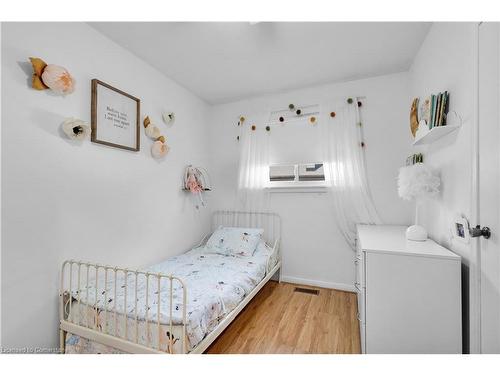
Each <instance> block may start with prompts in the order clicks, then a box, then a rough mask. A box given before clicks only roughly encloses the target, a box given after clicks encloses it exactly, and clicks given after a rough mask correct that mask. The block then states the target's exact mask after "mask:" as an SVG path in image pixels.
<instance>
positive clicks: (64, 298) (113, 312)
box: [59, 211, 281, 354]
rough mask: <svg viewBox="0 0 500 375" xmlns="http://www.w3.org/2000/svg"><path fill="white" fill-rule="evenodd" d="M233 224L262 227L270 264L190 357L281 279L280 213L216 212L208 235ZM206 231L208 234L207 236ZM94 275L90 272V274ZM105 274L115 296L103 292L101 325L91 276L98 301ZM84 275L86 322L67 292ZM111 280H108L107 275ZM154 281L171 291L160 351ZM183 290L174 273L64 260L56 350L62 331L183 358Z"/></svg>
mask: <svg viewBox="0 0 500 375" xmlns="http://www.w3.org/2000/svg"><path fill="white" fill-rule="evenodd" d="M221 225H222V226H235V227H247V228H263V229H264V239H265V241H266V243H267V244H272V251H271V255H270V256H269V259H268V264H267V265H266V275H265V277H264V278H263V279H262V280H261V281H260V282H259V284H257V285H256V286H255V288H254V289H253V290H252V291H251V292H250V293H249V294H248V295H247V296H245V298H244V299H243V300H242V301H241V302H240V303H239V304H238V306H236V307H235V308H234V309H233V310H232V311H231V312H230V313H229V314H227V315H226V316H225V317H224V319H222V320H221V321H220V322H219V324H218V325H217V327H216V328H215V329H214V330H213V331H211V332H210V333H209V334H208V335H207V336H206V337H205V338H204V339H203V340H202V341H201V342H199V343H198V345H197V346H196V347H195V348H193V350H191V351H190V352H189V353H192V354H200V353H203V352H204V351H205V350H206V349H207V348H208V347H209V346H210V344H212V343H213V342H214V341H215V339H216V338H217V337H218V336H219V335H220V334H221V333H222V332H223V331H224V330H225V329H226V328H227V327H228V326H229V324H231V322H232V321H233V320H234V319H235V318H236V316H238V314H239V313H240V312H241V310H243V309H244V308H245V306H246V305H247V304H248V303H249V302H250V301H251V300H252V298H253V297H254V296H255V295H256V294H257V293H258V292H259V291H260V290H261V289H262V287H263V286H264V285H265V284H266V283H267V282H268V281H269V280H270V279H271V278H272V277H273V275H275V274H276V273H278V280H281V250H280V238H281V218H280V216H279V215H278V214H276V213H272V212H250V211H215V212H214V213H213V216H212V223H211V233H212V232H213V231H214V230H215V229H216V228H217V227H219V226H221ZM211 233H210V234H211ZM210 234H207V235H206V236H205V237H204V238H203V239H202V241H201V242H200V244H199V245H202V244H204V243H205V242H206V241H207V239H208V237H209V235H210ZM75 270H76V274H77V276H76V277H77V280H76V281H74V280H73V274H74V272H75ZM91 272H92V273H91ZM120 272H121V273H122V274H123V277H124V278H125V280H126V282H125V285H124V288H125V289H124V301H125V302H124V311H117V309H116V305H115V303H116V291H117V289H116V286H117V276H118V274H119V273H120ZM102 274H104V284H105V285H107V282H108V281H111V282H112V285H113V288H111V289H110V292H113V294H114V301H115V303H113V305H112V306H110V305H109V304H108V295H107V294H108V288H107V287H105V288H104V293H105V295H104V308H103V309H102V310H101V311H103V312H104V324H102V326H101V325H98V323H97V322H98V319H97V316H98V313H99V309H98V306H97V301H96V302H95V303H94V305H93V306H91V301H89V299H88V286H89V277H90V276H95V280H96V281H95V294H96V300H97V295H98V293H97V290H98V276H99V275H102ZM82 275H85V277H84V281H85V284H84V285H85V286H86V290H87V292H86V293H87V298H86V299H85V302H84V303H85V304H86V305H87V306H88V307H89V308H88V309H86V310H85V311H86V313H85V319H84V321H83V320H82V319H81V316H80V314H81V310H80V303H81V295H80V293H79V294H78V297H77V298H76V299H75V298H74V297H73V295H72V293H71V291H72V290H73V288H74V286H75V284H76V287H77V290H79V291H81V290H82V289H81V286H82V284H81V278H82V277H81V276H82ZM109 276H111V277H109ZM140 277H143V278H145V280H147V282H146V300H145V311H146V316H145V325H146V330H147V333H148V334H146V340H147V341H146V343H145V344H143V343H140V342H139V339H138V324H139V323H138V322H139V319H138V316H137V311H138V310H137V309H138V306H137V304H138V302H137V300H138V299H137V288H138V280H139V278H140ZM130 278H132V280H133V285H134V289H135V297H136V298H135V316H134V317H133V318H132V319H133V323H134V328H135V335H133V339H130V335H129V334H128V325H127V320H128V319H127V313H126V311H125V309H126V305H127V303H126V298H127V288H128V283H127V281H128V280H130ZM151 278H152V279H153V280H156V281H157V283H158V284H157V285H158V290H160V285H161V282H162V280H166V281H167V282H168V285H169V288H167V294H168V296H167V297H168V300H169V301H170V304H169V306H170V312H169V317H168V320H169V324H168V328H169V330H170V331H169V332H170V335H169V342H168V344H167V347H166V348H165V349H164V348H162V346H161V337H160V335H161V329H160V319H159V317H160V308H161V306H160V299H161V298H160V293H161V294H164V293H165V292H164V291H159V292H158V297H157V298H158V299H157V301H158V306H157V308H158V312H157V319H156V320H157V321H156V322H154V321H150V320H149V317H148V306H149V301H148V288H149V285H150V282H149V280H150V279H151ZM176 282H177V283H179V285H180V286H181V287H182V324H181V325H180V326H181V332H182V335H181V336H182V337H181V351H180V352H179V353H175V351H174V343H173V341H172V340H173V328H174V326H176V327H179V324H174V323H173V311H172V305H173V304H172V301H173V293H172V290H173V286H174V283H176ZM187 293H188V291H187V289H186V286H185V284H184V282H183V281H182V280H181V279H180V278H178V277H176V276H174V275H165V274H162V273H156V272H145V271H140V270H132V269H128V268H120V267H115V266H109V265H101V264H97V263H89V262H82V261H76V260H67V261H65V262H64V263H63V265H62V269H61V285H60V293H59V317H60V324H59V340H60V351H61V353H64V351H65V337H66V333H72V334H75V335H78V336H81V337H84V338H86V339H89V340H92V341H96V342H98V343H101V344H104V345H107V346H111V347H113V348H116V349H119V350H121V351H124V352H127V353H139V354H146V353H162V354H186V353H188V345H187V335H186V324H187V319H186V314H187V312H186V301H187ZM73 304H76V305H77V307H78V320H77V321H75V319H74V314H71V310H72V305H73ZM89 310H92V315H91V316H90V324H89ZM118 314H123V316H124V319H123V320H124V327H123V328H124V334H123V335H120V334H119V333H118V332H117V328H118V323H117V322H118V321H117V316H118ZM110 319H114V329H113V330H112V331H110V330H109V328H108V327H109V326H110V324H108V323H109V321H110ZM150 325H156V326H157V329H158V345H155V344H154V343H153V341H152V340H150V338H149V332H150Z"/></svg>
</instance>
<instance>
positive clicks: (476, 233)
mask: <svg viewBox="0 0 500 375" xmlns="http://www.w3.org/2000/svg"><path fill="white" fill-rule="evenodd" d="M469 233H470V236H471V237H480V236H483V237H484V238H485V239H488V238H490V237H491V230H490V228H488V227H482V228H481V226H480V225H476V227H475V228H471V229H469Z"/></svg>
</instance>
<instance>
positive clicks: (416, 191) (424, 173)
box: [398, 163, 441, 241]
mask: <svg viewBox="0 0 500 375" xmlns="http://www.w3.org/2000/svg"><path fill="white" fill-rule="evenodd" d="M440 184H441V181H440V179H439V177H438V176H436V175H435V173H434V172H433V171H432V170H431V169H430V168H429V167H428V166H427V165H426V164H424V163H416V164H414V165H410V166H406V167H403V168H401V169H400V170H399V176H398V194H399V196H400V197H401V198H403V199H405V200H415V201H416V208H415V225H412V226H410V227H409V228H408V229H407V231H406V238H407V239H409V240H412V241H425V240H426V239H427V231H426V230H425V228H424V227H422V226H421V225H418V206H419V203H420V202H421V201H422V200H424V199H428V198H432V197H435V196H436V195H437V194H438V193H439V186H440Z"/></svg>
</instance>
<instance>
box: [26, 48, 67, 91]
mask: <svg viewBox="0 0 500 375" xmlns="http://www.w3.org/2000/svg"><path fill="white" fill-rule="evenodd" d="M30 61H31V65H32V66H33V78H32V83H31V86H32V87H33V88H34V89H35V90H46V89H51V90H52V91H54V92H56V93H58V94H62V95H66V94H71V93H72V92H73V91H74V90H75V80H74V78H73V77H72V76H71V75H70V74H69V72H68V71H67V70H66V69H65V68H63V67H62V66H59V65H54V64H47V63H46V62H45V61H43V60H42V59H40V58H38V57H30Z"/></svg>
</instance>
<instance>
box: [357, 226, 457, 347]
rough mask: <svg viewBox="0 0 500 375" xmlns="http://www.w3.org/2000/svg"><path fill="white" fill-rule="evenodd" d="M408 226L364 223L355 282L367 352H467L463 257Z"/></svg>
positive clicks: (361, 230)
mask: <svg viewBox="0 0 500 375" xmlns="http://www.w3.org/2000/svg"><path fill="white" fill-rule="evenodd" d="M405 230H406V227H403V226H387V225H359V226H358V236H357V242H356V247H357V251H356V260H355V263H356V284H355V285H356V288H357V290H358V314H359V321H360V333H361V349H362V352H363V353H462V312H461V261H460V256H458V255H456V254H454V253H452V252H451V251H449V250H447V249H445V248H444V247H442V246H440V245H438V244H437V243H436V242H434V241H432V240H427V241H425V242H415V241H407V240H406V238H405Z"/></svg>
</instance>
